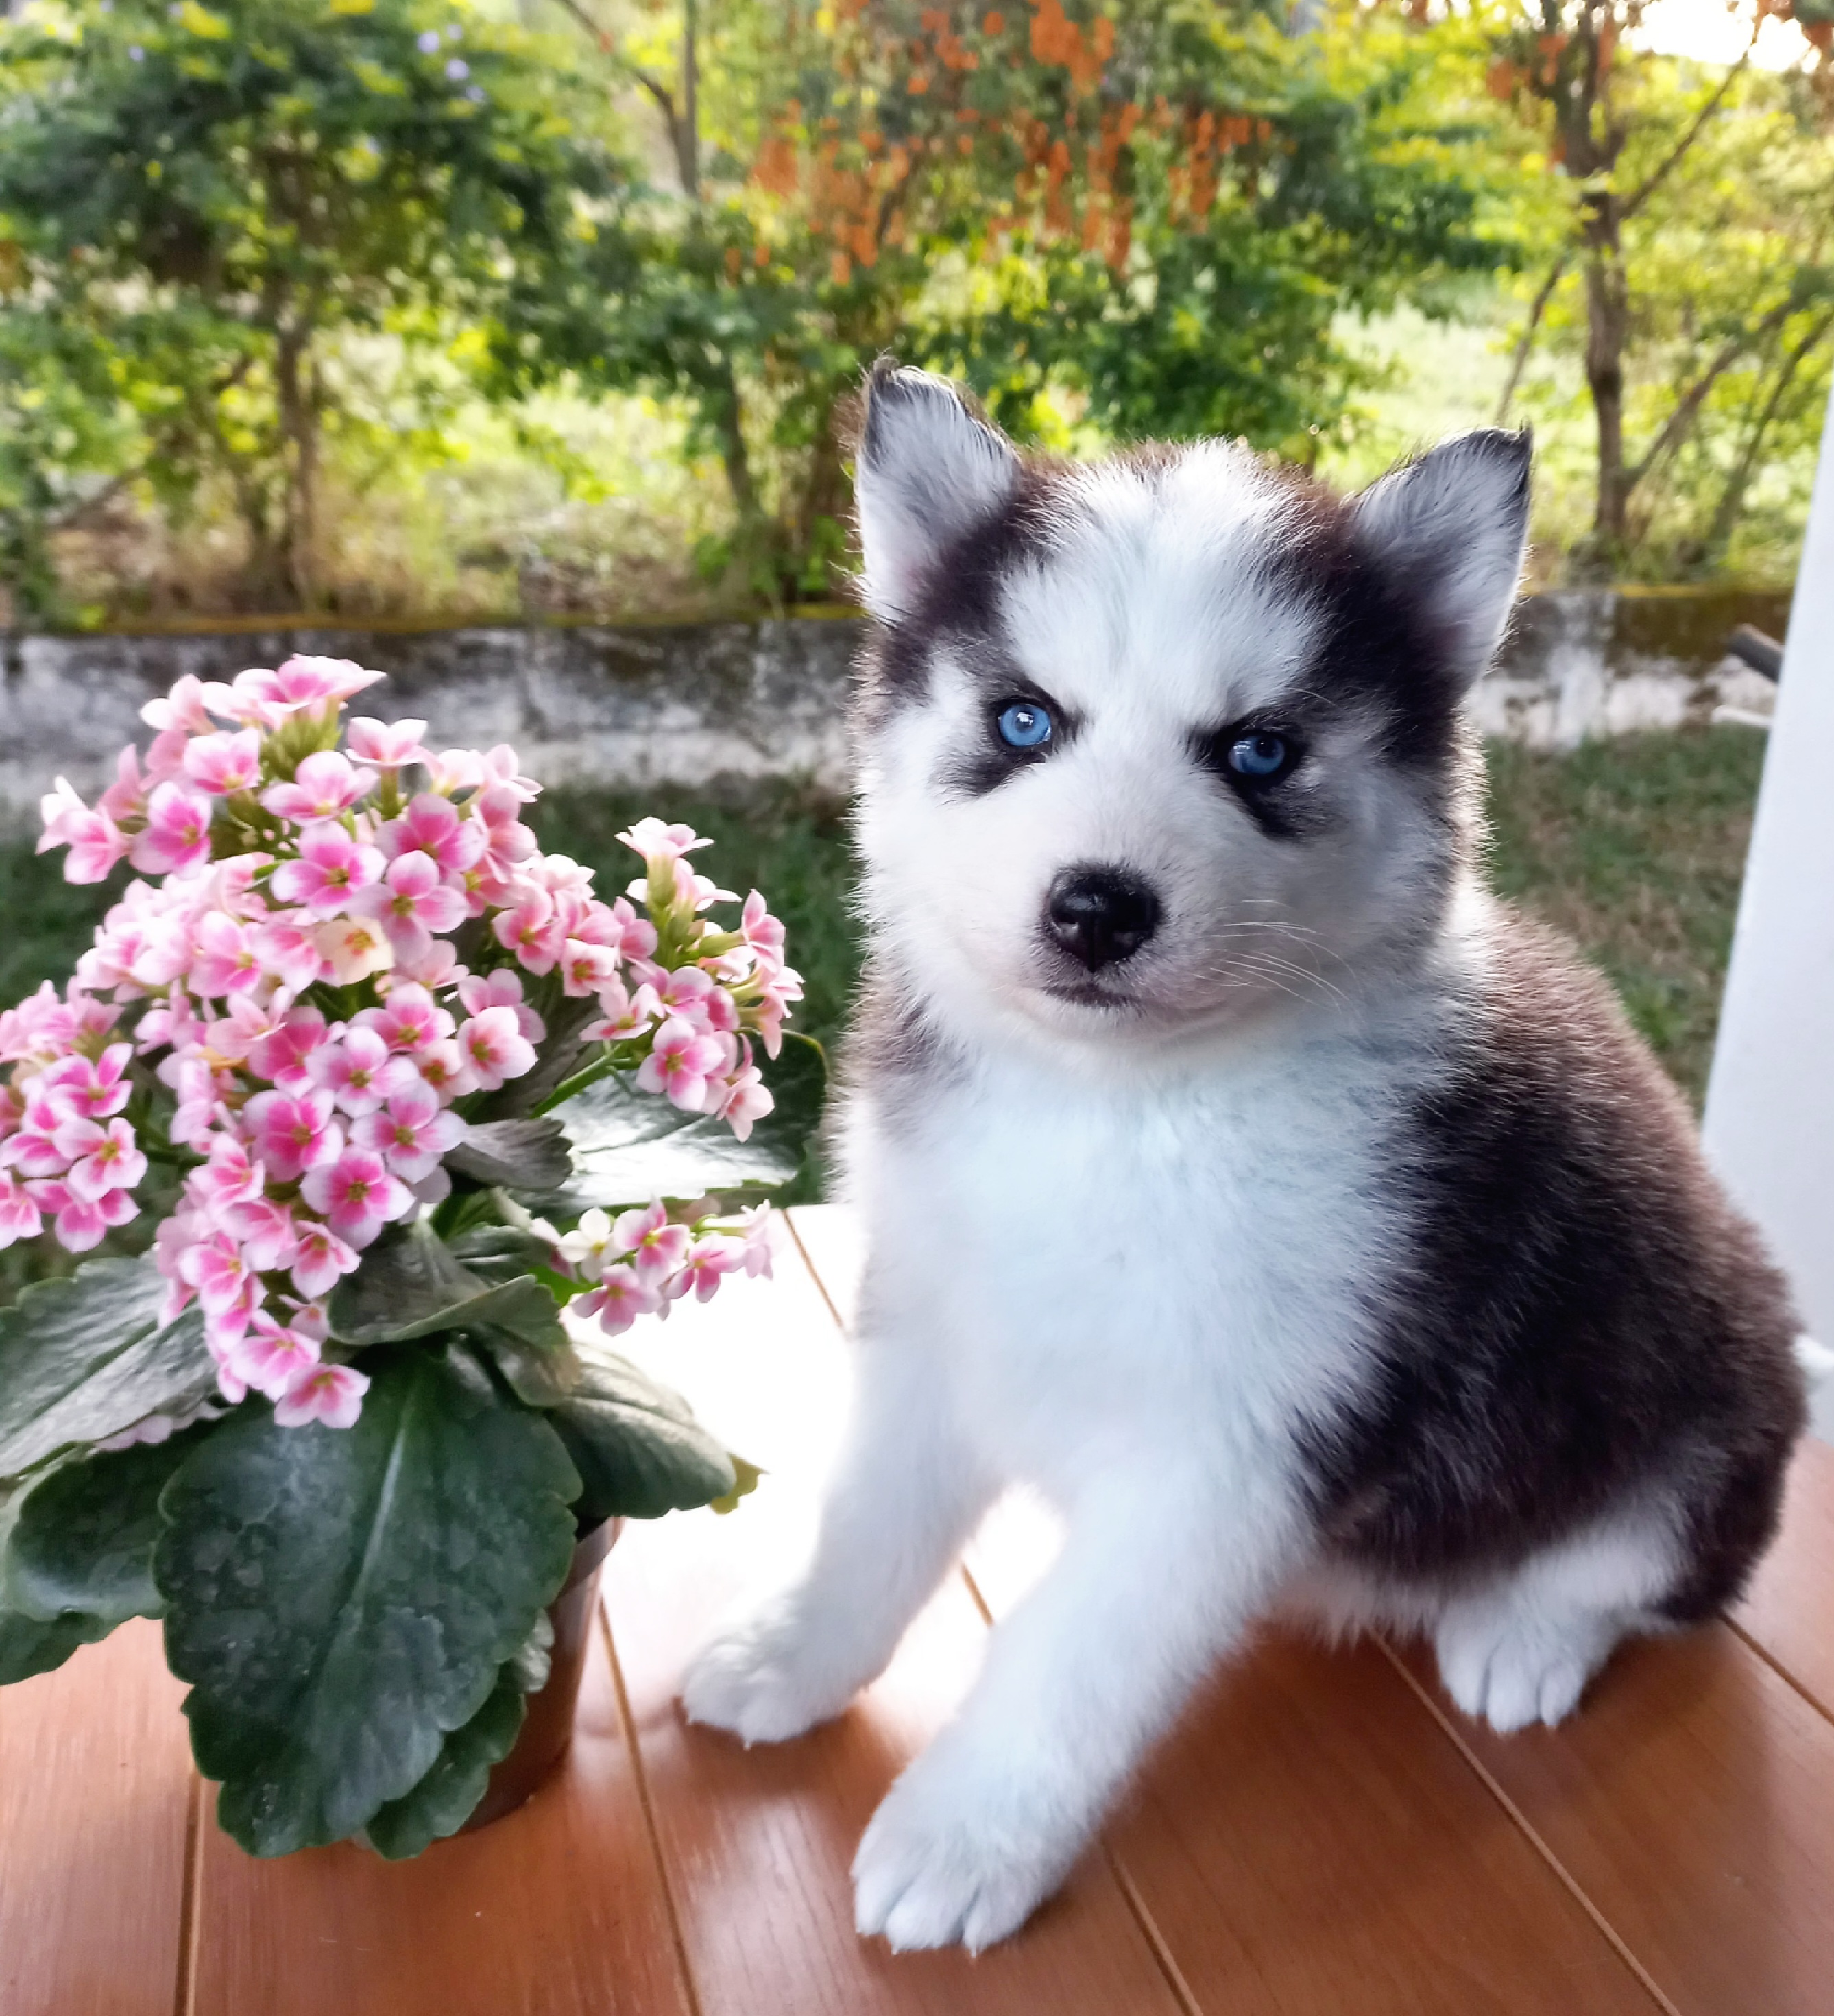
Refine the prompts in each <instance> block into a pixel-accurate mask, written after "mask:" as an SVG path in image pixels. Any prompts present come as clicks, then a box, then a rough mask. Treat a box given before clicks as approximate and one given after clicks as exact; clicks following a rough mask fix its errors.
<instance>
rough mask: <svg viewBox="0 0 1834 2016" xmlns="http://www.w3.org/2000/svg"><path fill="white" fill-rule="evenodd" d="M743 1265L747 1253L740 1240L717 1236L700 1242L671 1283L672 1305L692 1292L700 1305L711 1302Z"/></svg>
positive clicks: (670, 1295) (695, 1244)
mask: <svg viewBox="0 0 1834 2016" xmlns="http://www.w3.org/2000/svg"><path fill="white" fill-rule="evenodd" d="M743 1265H745V1249H744V1247H743V1246H742V1245H741V1244H739V1241H738V1240H732V1239H722V1238H721V1237H718V1236H717V1234H716V1235H714V1236H712V1237H707V1238H704V1239H697V1240H695V1242H694V1244H692V1246H691V1247H689V1249H688V1258H686V1259H685V1261H684V1262H682V1263H681V1272H680V1273H678V1275H676V1276H675V1277H674V1280H671V1282H670V1283H669V1285H668V1290H667V1292H668V1295H669V1298H670V1299H671V1301H673V1300H674V1299H676V1298H678V1297H680V1296H682V1295H685V1294H687V1293H688V1292H689V1290H690V1289H692V1291H693V1294H694V1299H695V1300H696V1301H697V1302H710V1301H712V1300H713V1298H714V1295H715V1294H717V1293H718V1291H719V1286H720V1283H721V1281H722V1280H725V1277H726V1276H727V1275H728V1274H734V1273H737V1272H738V1271H739V1269H740V1268H742V1267H743Z"/></svg>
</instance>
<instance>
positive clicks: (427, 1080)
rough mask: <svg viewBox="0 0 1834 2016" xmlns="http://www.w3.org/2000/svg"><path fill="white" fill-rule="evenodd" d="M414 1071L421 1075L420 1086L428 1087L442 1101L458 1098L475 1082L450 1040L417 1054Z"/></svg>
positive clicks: (442, 1039) (462, 1057)
mask: <svg viewBox="0 0 1834 2016" xmlns="http://www.w3.org/2000/svg"><path fill="white" fill-rule="evenodd" d="M414 1068H415V1070H416V1071H419V1074H420V1082H421V1083H422V1084H423V1085H430V1086H431V1087H432V1089H433V1091H434V1092H436V1093H437V1094H438V1095H439V1096H440V1098H441V1100H452V1099H457V1098H459V1096H461V1094H462V1093H467V1092H469V1091H470V1090H471V1089H473V1086H474V1085H476V1082H477V1081H476V1078H474V1077H473V1075H472V1073H471V1072H470V1071H469V1070H468V1069H467V1068H466V1063H465V1054H464V1053H463V1052H462V1050H461V1049H459V1046H458V1043H457V1042H455V1040H454V1039H452V1038H451V1037H450V1036H446V1037H442V1038H441V1040H440V1041H439V1042H437V1043H429V1044H428V1045H427V1046H426V1049H424V1050H420V1051H418V1052H416V1053H415V1058H414Z"/></svg>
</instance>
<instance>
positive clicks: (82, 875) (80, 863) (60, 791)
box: [38, 777, 132, 882]
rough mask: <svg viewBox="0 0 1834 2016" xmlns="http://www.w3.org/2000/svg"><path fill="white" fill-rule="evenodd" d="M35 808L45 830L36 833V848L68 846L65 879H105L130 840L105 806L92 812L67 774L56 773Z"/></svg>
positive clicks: (129, 843)
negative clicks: (54, 786)
mask: <svg viewBox="0 0 1834 2016" xmlns="http://www.w3.org/2000/svg"><path fill="white" fill-rule="evenodd" d="M38 810H39V813H40V815H41V817H42V819H44V822H45V830H44V831H43V833H41V834H40V835H39V836H38V852H39V853H40V854H43V853H45V852H46V851H48V850H49V849H50V848H53V847H67V848H69V849H70V855H69V857H68V859H67V860H66V861H65V862H64V864H63V879H64V880H66V881H67V882H102V881H106V880H107V878H108V877H109V875H110V873H112V871H113V868H114V866H115V864H116V862H118V861H121V860H123V859H125V858H126V855H127V853H128V848H130V846H131V844H132V843H131V841H129V840H128V836H127V835H126V834H125V833H123V832H122V831H121V830H120V827H119V826H117V825H116V824H115V823H114V820H113V818H112V817H111V816H110V814H109V812H107V810H106V808H104V809H102V810H100V811H95V812H92V811H91V810H90V808H88V806H87V805H85V804H84V802H83V801H82V800H81V798H79V797H77V794H76V793H75V791H74V790H72V789H71V788H70V783H69V780H68V779H66V778H63V777H59V779H57V785H56V789H55V790H52V791H49V792H48V793H47V794H45V797H42V798H41V799H40V800H39V801H38Z"/></svg>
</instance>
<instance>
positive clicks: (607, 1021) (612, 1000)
mask: <svg viewBox="0 0 1834 2016" xmlns="http://www.w3.org/2000/svg"><path fill="white" fill-rule="evenodd" d="M599 1006H600V1007H601V1008H602V1009H603V1010H604V1011H605V1016H604V1019H603V1020H602V1021H598V1022H595V1023H593V1024H592V1026H591V1027H590V1028H587V1029H585V1030H583V1031H581V1034H582V1035H584V1037H585V1039H586V1040H587V1041H588V1042H594V1043H621V1042H624V1040H625V1039H627V1038H628V1037H631V1036H640V1035H642V1034H643V1032H644V1031H645V1030H646V1029H649V1028H651V1027H653V1025H654V1024H656V1023H657V1022H659V1021H661V1019H662V1003H661V1002H660V1000H659V999H657V996H656V989H655V988H653V987H652V986H650V985H649V984H648V983H647V982H645V984H644V985H642V986H641V987H639V988H638V989H637V991H636V992H635V994H627V993H626V992H624V983H623V981H619V980H613V981H612V982H611V983H610V985H608V986H606V987H605V988H602V989H601V990H600V992H599Z"/></svg>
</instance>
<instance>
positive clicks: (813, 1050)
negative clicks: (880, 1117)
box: [540, 1043, 828, 1215]
mask: <svg viewBox="0 0 1834 2016" xmlns="http://www.w3.org/2000/svg"><path fill="white" fill-rule="evenodd" d="M766 1082H767V1083H768V1085H770V1088H771V1092H772V1093H773V1094H774V1095H775V1097H776V1100H777V1105H776V1107H775V1111H772V1112H770V1113H768V1114H765V1116H764V1118H763V1119H762V1120H761V1121H758V1122H757V1125H756V1126H754V1127H753V1129H752V1130H751V1136H750V1139H749V1140H745V1141H741V1140H740V1139H739V1138H738V1137H737V1136H735V1134H734V1133H733V1132H732V1129H731V1128H730V1127H728V1125H726V1123H725V1121H723V1120H717V1119H715V1118H713V1116H712V1115H711V1114H704V1113H683V1112H681V1111H679V1110H678V1108H677V1107H673V1106H671V1104H670V1103H669V1102H668V1101H667V1100H666V1099H661V1098H658V1097H657V1096H656V1095H654V1094H653V1093H645V1092H638V1091H637V1090H636V1089H635V1082H634V1080H632V1079H630V1078H626V1077H624V1076H623V1075H620V1074H617V1073H614V1074H613V1075H612V1076H611V1077H610V1078H601V1079H600V1080H599V1082H598V1083H597V1084H596V1085H588V1087H587V1088H586V1089H585V1090H584V1092H582V1093H580V1094H579V1095H578V1096H577V1097H576V1098H574V1099H570V1100H568V1101H567V1102H566V1104H565V1105H564V1106H559V1107H556V1108H555V1110H554V1115H553V1117H554V1118H556V1119H557V1120H559V1121H562V1122H563V1124H564V1125H565V1126H566V1133H567V1139H568V1140H569V1141H570V1143H572V1146H573V1157H574V1175H573V1179H572V1180H571V1182H570V1183H566V1185H564V1186H563V1187H562V1188H561V1189H560V1190H559V1191H557V1192H556V1193H555V1194H554V1195H553V1196H552V1197H551V1198H548V1199H547V1200H545V1201H544V1203H543V1204H542V1205H541V1207H540V1208H543V1209H545V1210H547V1211H550V1212H551V1213H552V1214H558V1215H572V1214H575V1213H577V1212H580V1211H586V1210H588V1209H589V1208H591V1207H592V1206H593V1205H595V1204H596V1205H598V1206H599V1207H600V1208H602V1209H606V1210H610V1209H612V1208H614V1207H616V1206H617V1205H620V1204H640V1203H643V1202H645V1201H647V1200H648V1199H649V1198H650V1197H674V1198H681V1197H705V1196H707V1194H708V1193H710V1192H712V1191H721V1190H728V1191H729V1190H771V1189H775V1188H776V1187H777V1186H779V1185H781V1184H784V1183H792V1182H793V1181H794V1180H795V1179H796V1177H797V1175H798V1173H799V1172H800V1170H801V1168H802V1166H803V1159H804V1155H805V1154H807V1148H808V1143H809V1140H810V1138H811V1136H812V1135H813V1134H814V1133H815V1129H816V1128H817V1127H818V1125H819V1124H820V1122H821V1118H822V1101H823V1099H824V1097H825V1094H826V1091H827V1082H828V1081H827V1066H826V1064H825V1061H824V1060H823V1057H822V1052H821V1050H820V1049H819V1048H818V1046H816V1045H815V1044H813V1043H786V1045H785V1046H784V1049H783V1054H782V1056H781V1057H779V1058H777V1059H776V1060H775V1063H774V1064H771V1066H770V1067H768V1070H767V1071H766Z"/></svg>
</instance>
